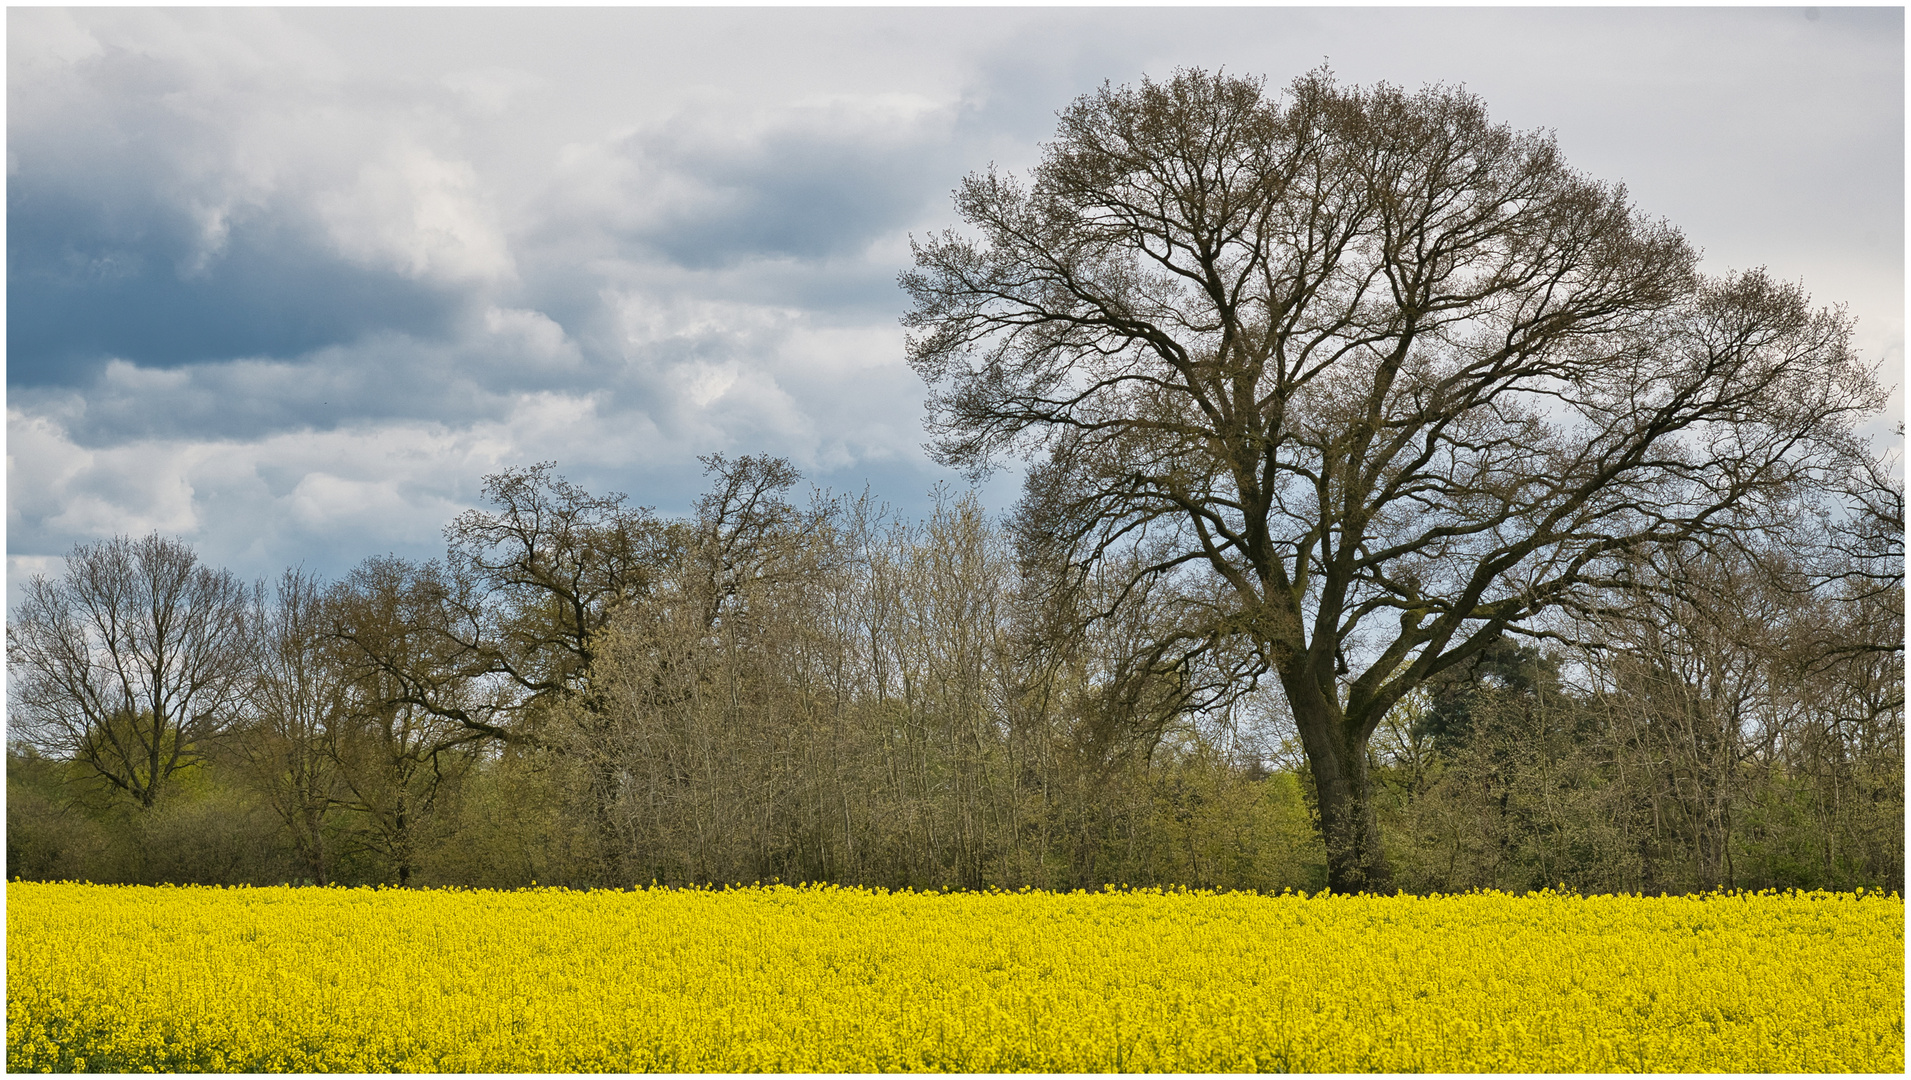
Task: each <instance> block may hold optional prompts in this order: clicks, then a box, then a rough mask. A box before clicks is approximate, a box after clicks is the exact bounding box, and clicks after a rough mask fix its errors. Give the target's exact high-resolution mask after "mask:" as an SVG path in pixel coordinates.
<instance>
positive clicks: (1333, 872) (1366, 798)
mask: <svg viewBox="0 0 1911 1080" xmlns="http://www.w3.org/2000/svg"><path fill="white" fill-rule="evenodd" d="M1297 697H1299V695H1290V701H1291V702H1292V705H1293V711H1294V723H1295V726H1296V727H1298V728H1299V729H1300V735H1301V745H1302V746H1303V747H1304V748H1305V750H1306V751H1307V767H1308V769H1309V770H1310V771H1311V772H1312V773H1313V774H1314V792H1315V796H1316V806H1317V807H1318V809H1319V811H1320V836H1321V841H1322V842H1323V843H1324V844H1325V845H1326V847H1327V887H1328V888H1330V889H1332V890H1333V891H1335V892H1337V893H1361V892H1367V893H1385V892H1388V891H1390V890H1391V889H1392V887H1393V872H1392V870H1391V869H1390V868H1389V867H1388V866H1387V856H1386V853H1385V852H1383V851H1382V850H1381V848H1380V828H1379V826H1378V825H1377V824H1376V823H1375V820H1374V806H1373V785H1372V782H1371V781H1370V779H1369V777H1368V775H1367V740H1366V738H1364V737H1362V736H1361V735H1360V734H1359V733H1358V731H1357V730H1356V729H1354V727H1353V726H1352V725H1351V724H1350V723H1349V722H1348V721H1347V720H1346V719H1345V718H1344V717H1342V716H1340V715H1338V713H1339V710H1338V709H1334V708H1333V707H1332V706H1330V705H1327V704H1326V703H1325V702H1318V701H1317V702H1312V703H1307V704H1303V702H1302V701H1299V700H1294V699H1295V698H1297ZM1310 705H1311V707H1309V706H1310Z"/></svg>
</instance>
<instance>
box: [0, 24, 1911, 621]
mask: <svg viewBox="0 0 1911 1080" xmlns="http://www.w3.org/2000/svg"><path fill="white" fill-rule="evenodd" d="M1903 42H1904V30H1903V14H1902V11H1901V10H1899V9H1888V8H1872V9H1863V8H1860V9H1839V8H1822V9H1804V8H1751V9H1720V8H1712V9H1679V10H1657V9H1650V8H1647V9H1640V8H1624V9H1571V10H1569V9H1530V10H1529V9H1503V8H1502V9H1494V8H1475V9H1468V10H1443V9H1438V8H1418V9H1398V8H1396V9H1386V10H1378V9H1375V10H1363V9H1354V8H1325V9H1307V8H1210V9H1204V10H1185V9H1184V10H1176V9H1148V8H1119V9H1106V8H1104V9H1089V8H1060V9H1058V8H1049V9H1041V10H1020V9H1002V8H970V9H935V10H909V9H834V10H827V11H811V10H803V9H769V10H762V9H759V10H741V9H721V8H717V9H711V8H701V9H676V10H670V9H662V10H656V9H652V10H644V9H637V10H628V9H619V10H607V9H582V10H578V9H572V10H564V11H556V10H536V9H531V10H502V9H463V10H459V9H422V10H420V9H414V10H402V11H401V10H366V9H357V10H345V9H325V8H310V9H289V10H279V11H252V10H200V11H192V12H185V13H177V12H170V11H162V10H151V9H143V10H141V9H136V10H130V11H129V10H102V9H85V8H82V9H70V10H61V9H47V8H10V9H9V10H8V13H7V122H8V129H7V315H8V321H7V367H6V372H7V378H6V388H7V553H8V577H9V583H10V588H9V595H10V598H12V597H15V596H17V585H18V581H19V580H20V578H21V575H22V574H24V573H31V572H34V571H36V570H41V569H48V570H51V569H56V568H57V561H56V560H57V556H58V555H60V554H61V553H63V552H65V551H67V550H68V549H70V548H71V546H72V545H73V544H74V543H76V542H82V541H90V540H94V539H97V538H100V537H103V536H108V535H111V534H115V533H132V534H137V533H143V532H146V531H149V530H153V529H158V530H160V531H162V532H165V533H168V534H173V535H178V536H182V537H184V538H186V539H188V540H190V541H191V542H193V543H194V544H195V545H197V547H198V550H199V551H200V553H201V554H202V556H204V557H205V558H206V559H208V560H209V561H211V562H213V563H215V564H219V565H224V566H228V567H231V568H232V569H234V570H236V571H239V572H240V573H242V574H244V575H246V576H248V577H251V576H260V575H267V576H269V575H275V574H276V573H277V572H278V570H279V569H281V568H283V567H285V566H287V565H290V564H293V563H304V564H305V565H306V566H307V567H308V568H311V569H314V570H318V571H320V572H323V573H326V574H335V573H338V572H341V571H343V570H344V569H347V568H349V567H350V566H351V565H353V564H354V563H356V562H358V561H359V560H360V559H362V558H364V557H366V556H369V555H374V554H380V553H384V552H396V553H399V554H403V555H407V556H411V557H417V558H423V557H429V556H431V555H435V554H440V553H442V550H443V544H442V541H441V539H440V533H439V531H440V529H441V528H442V526H443V525H444V523H445V522H446V521H448V520H449V519H450V518H451V517H452V516H453V515H454V514H455V513H456V512H457V511H458V510H460V509H461V508H463V507H465V506H468V505H472V504H473V502H474V500H475V499H476V497H477V491H478V485H479V483H480V480H481V478H482V477H483V476H484V475H485V474H486V473H488V472H494V471H496V470H498V469H500V468H502V467H504V466H507V465H514V464H528V463H531V462H535V461H539V460H546V459H555V460H556V461H557V462H558V464H559V471H561V472H563V473H565V474H566V475H568V476H570V477H571V478H572V479H574V480H576V481H578V482H580V483H582V484H584V485H585V486H587V487H589V488H591V489H592V490H621V491H625V492H628V493H629V494H630V495H631V496H632V497H633V499H635V500H636V501H637V502H639V503H642V504H647V505H653V506H655V507H657V508H658V510H660V511H661V512H664V513H681V512H683V511H684V510H686V509H687V508H688V506H689V502H690V500H691V498H692V497H693V496H694V495H695V493H696V492H697V491H698V490H699V489H700V487H701V475H700V467H699V466H698V464H697V462H696V457H697V455H699V454H707V453H711V452H713V451H723V452H727V453H732V454H737V453H749V452H758V451H768V452H772V453H776V454H781V455H785V456H787V457H789V458H791V459H792V460H794V461H795V462H796V464H797V465H798V466H799V467H800V468H802V469H803V470H804V472H805V473H806V475H807V476H808V477H809V478H810V479H811V480H813V481H815V482H817V483H819V484H822V485H825V486H828V487H832V488H835V489H837V490H861V489H862V488H863V487H864V486H865V485H868V486H870V487H871V488H872V489H873V490H874V491H875V492H876V493H877V494H878V495H880V496H883V497H885V498H887V499H889V500H890V501H892V502H894V503H896V504H898V505H899V506H901V507H902V508H904V509H905V510H906V511H916V510H919V509H920V507H921V506H922V505H923V503H924V500H925V497H926V493H927V492H928V491H929V489H930V488H931V487H932V485H934V484H936V483H938V482H955V481H956V478H955V477H954V476H952V475H950V474H948V473H946V472H945V471H943V470H941V469H938V468H937V467H935V466H934V465H932V464H931V463H929V462H928V460H927V459H926V458H925V456H924V455H923V453H922V451H921V448H920V444H921V443H922V441H923V439H924V435H923V432H922V429H921V423H920V421H921V414H922V408H921V401H922V397H923V390H922V387H921V385H920V384H919V383H918V382H917V380H916V379H915V377H914V375H913V374H912V373H911V372H910V371H909V369H908V367H907V366H906V365H905V364H904V362H903V359H902V331H901V329H900V327H899V326H898V324H897V318H898V317H899V316H900V315H901V314H902V312H903V310H904V309H905V307H906V306H907V305H906V300H905V298H904V296H903V295H902V293H901V292H900V290H898V288H897V287H896V284H895V279H896V274H897V272H898V271H899V270H901V269H902V268H904V266H905V265H906V264H907V261H908V245H909V236H910V234H911V233H915V234H917V235H921V234H923V233H925V232H928V231H930V230H934V229H939V228H942V227H944V226H946V225H949V224H952V223H953V218H952V212H951V210H950V206H949V192H950V190H951V189H952V188H953V187H954V186H955V184H956V182H957V181H958V180H959V179H960V178H961V176H962V175H963V174H964V173H966V172H969V171H972V170H976V169H980V168H983V167H985V166H986V165H987V164H989V163H990V162H995V163H997V164H998V165H1001V166H1004V167H1008V168H1017V169H1019V168H1025V167H1027V166H1028V165H1030V164H1031V163H1033V161H1034V160H1035V159H1036V157H1037V155H1038V153H1039V144H1040V142H1041V141H1042V140H1043V139H1045V138H1047V137H1048V136H1049V135H1050V134H1052V132H1053V128H1054V122H1055V113H1056V110H1058V109H1060V108H1062V107H1063V106H1065V105H1066V104H1067V103H1068V102H1069V101H1070V100H1071V99H1073V98H1074V97H1075V96H1077V95H1079V94H1082V93H1084V92H1087V91H1090V90H1092V89H1093V88H1095V87H1097V86H1099V85H1100V84H1101V83H1102V82H1103V80H1111V81H1113V82H1115V83H1124V82H1133V81H1136V80H1138V79H1139V78H1140V77H1141V76H1142V75H1143V74H1151V75H1156V76H1163V75H1166V74H1167V73H1169V72H1170V71H1172V69H1173V68H1174V67H1176V66H1177V65H1198V66H1203V67H1209V68H1212V67H1216V66H1221V67H1224V68H1225V69H1226V70H1229V71H1233V72H1239V73H1248V74H1261V75H1266V76H1267V77H1268V79H1269V81H1270V83H1271V84H1272V85H1275V86H1278V85H1280V84H1283V83H1285V82H1286V81H1288V80H1290V79H1291V78H1293V77H1294V76H1295V75H1298V74H1299V73H1301V72H1302V71H1305V70H1307V69H1309V68H1312V67H1315V66H1318V65H1320V64H1321V63H1323V62H1326V63H1327V64H1329V65H1330V66H1331V67H1332V68H1333V69H1334V71H1335V72H1336V73H1337V74H1338V75H1339V76H1340V77H1341V78H1342V79H1343V80H1345V81H1350V82H1360V83H1368V82H1373V81H1378V80H1386V81H1390V82H1394V83H1398V84H1403V85H1406V86H1408V87H1418V86H1420V85H1422V84H1424V83H1427V82H1433V81H1445V82H1450V83H1463V84H1465V85H1466V86H1467V87H1468V88H1470V89H1471V90H1473V91H1475V92H1477V93H1478V94H1480V95H1481V96H1482V97H1483V98H1484V99H1485V100H1486V101H1487V103H1488V105H1489V107H1490V108H1491V110H1492V111H1493V114H1494V116H1495V118H1496V119H1498V120H1501V121H1504V122H1507V123H1510V124H1512V125H1513V126H1515V127H1518V128H1552V129H1554V130H1555V131H1556V132H1557V135H1558V139H1559V142H1560V144H1561V146H1562V148H1563V150H1564V151H1565V154H1566V157H1567V159H1568V160H1569V161H1570V162H1572V163H1573V164H1574V165H1575V166H1577V167H1578V168H1580V169H1583V170H1585V171H1587V172H1589V173H1591V174H1593V175H1595V176H1599V177H1601V178H1606V179H1616V180H1622V181H1624V182H1625V183H1626V184H1627V185H1628V188H1629V190H1630V191H1631V193H1632V196H1633V198H1634V199H1635V201H1636V202H1637V203H1638V204H1639V206H1640V207H1642V208H1643V209H1645V210H1646V211H1648V212H1649V213H1652V214H1655V215H1663V216H1664V217H1666V218H1668V219H1670V220H1671V221H1673V222H1674V223H1676V224H1678V225H1679V226H1681V227H1682V228H1683V229H1684V230H1685V232H1686V234H1687V236H1688V237H1690V238H1691V239H1692V240H1693V241H1694V242H1695V243H1696V244H1698V245H1699V246H1701V247H1702V248H1703V249H1704V250H1705V252H1706V268H1707V269H1709V270H1724V269H1727V268H1735V267H1748V266H1755V265H1761V264H1762V265H1767V266H1769V267H1771V268H1772V270H1773V271H1774V272H1775V273H1777V274H1778V275H1779V276H1780V277H1783V278H1786V279H1790V280H1802V281H1803V282H1805V284H1806V286H1807V287H1808V288H1809V289H1811V291H1812V292H1813V294H1814V295H1815V296H1816V297H1817V298H1818V299H1819V300H1820V301H1822V302H1825V303H1833V302H1842V303H1845V304H1848V305H1849V307H1850V309H1851V311H1852V312H1853V313H1854V314H1856V315H1857V316H1858V318H1859V320H1860V322H1859V343H1860V345H1861V347H1862V348H1863V350H1864V352H1865V354H1866V355H1867V356H1868V357H1870V358H1872V359H1875V360H1876V361H1878V362H1880V363H1881V364H1882V365H1883V366H1884V368H1885V370H1886V373H1887V378H1889V379H1890V380H1891V381H1894V382H1896V381H1898V380H1899V377H1900V373H1901V371H1902V368H1903V346H1904V308H1903V296H1904V277H1903V268H1904V190H1905V187H1904V171H1903V170H1904V51H1903ZM1900 402H1901V399H1900ZM1895 408H1896V411H1897V412H1898V413H1899V414H1900V415H1901V414H1902V405H1901V403H1900V404H1899V405H1897V406H1895ZM1883 426H1884V425H1882V424H1881V425H1880V429H1881V430H1882V428H1883ZM984 496H985V500H986V501H987V502H988V503H989V504H990V505H991V506H992V507H994V508H996V509H1004V508H1006V506H1007V505H1008V503H1009V502H1010V501H1011V500H1012V499H1013V496H1014V477H1013V476H1007V477H1004V478H1002V479H1001V480H998V481H997V482H996V483H995V484H994V485H993V486H991V487H990V488H988V489H987V490H985V492H984Z"/></svg>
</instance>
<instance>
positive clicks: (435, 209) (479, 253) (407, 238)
mask: <svg viewBox="0 0 1911 1080" xmlns="http://www.w3.org/2000/svg"><path fill="white" fill-rule="evenodd" d="M314 206H315V209H316V210H317V211H318V214H319V217H320V219H321V220H323V221H324V222H325V226H326V229H327V231H328V234H329V236H330V238H331V241H332V243H333V244H335V245H337V247H338V250H339V251H340V252H342V253H343V254H344V255H345V256H346V257H347V258H349V259H351V260H353V261H354V262H358V263H362V264H365V265H368V266H374V267H379V268H389V269H393V270H396V271H398V272H399V273H401V274H404V275H405V276H407V277H411V278H428V279H433V280H437V281H443V282H450V283H466V282H470V283H487V282H495V281H500V280H504V279H507V278H509V277H510V276H512V274H513V272H514V269H513V266H512V259H511V252H510V249H509V246H508V245H507V244H506V243H505V239H504V235H503V233H502V231H501V230H500V228H499V225H498V220H497V213H496V211H495V210H494V209H493V208H492V206H491V205H490V202H489V200H488V198H487V197H486V195H485V194H484V192H483V189H482V185H481V184H480V183H479V181H478V176H477V172H476V171H475V170H474V169H473V168H472V167H471V165H470V164H469V163H468V162H463V161H452V160H447V159H444V158H441V157H438V156H437V155H435V154H433V153H431V152H430V151H429V150H426V149H424V148H423V147H419V146H415V145H399V146H396V147H394V148H393V149H392V150H391V151H390V152H389V153H388V154H386V155H385V156H383V157H381V158H380V159H378V160H374V161H369V162H366V163H365V164H364V165H362V166H360V167H359V170H358V175H357V177H356V178H355V179H354V180H353V182H352V183H351V184H350V185H349V186H346V187H344V188H339V189H333V190H329V191H324V192H320V193H319V194H318V195H317V196H316V198H315V199H314Z"/></svg>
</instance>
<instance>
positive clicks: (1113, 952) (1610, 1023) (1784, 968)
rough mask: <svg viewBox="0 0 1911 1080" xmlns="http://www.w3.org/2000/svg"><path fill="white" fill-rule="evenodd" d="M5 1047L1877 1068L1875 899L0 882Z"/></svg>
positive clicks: (203, 1067)
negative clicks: (2, 890) (2, 893)
mask: <svg viewBox="0 0 1911 1080" xmlns="http://www.w3.org/2000/svg"><path fill="white" fill-rule="evenodd" d="M7 1066H8V1068H9V1069H10V1070H16V1071H17V1070H43V1069H103V1070H123V1071H141V1070H148V1069H158V1070H195V1071H219V1070H236V1071H257V1072H265V1071H275V1070H298V1071H354V1072H381V1071H389V1070H399V1071H420V1070H425V1071H430V1070H438V1071H459V1072H466V1071H469V1072H479V1071H534V1072H535V1071H595V1070H616V1071H627V1070H628V1071H637V1070H668V1071H679V1072H696V1071H713V1070H714V1071H748V1070H778V1071H791V1072H796V1071H811V1070H822V1071H855V1072H865V1071H881V1070H895V1069H909V1070H961V1071H981V1072H995V1071H1013V1070H1041V1071H1061V1072H1074V1071H1098V1070H1121V1071H1146V1070H1178V1071H1194V1070H1198V1071H1224V1070H1245V1069H1261V1070H1304V1071H1344V1072H1355V1071H1366V1070H1384V1071H1410V1070H1434V1071H1498V1070H1522V1071H1562V1070H1563V1071H1606V1070H1624V1071H1657V1070H1673V1071H1707V1070H1732V1071H1749V1072H1764V1071H1775V1072H1817V1071H1833V1072H1838V1071H1853V1072H1892V1073H1895V1072H1900V1071H1902V1070H1903V1068H1904V904H1903V901H1902V900H1900V899H1899V898H1898V897H1897V896H1895V895H1893V896H1888V897H1886V896H1876V895H1871V896H1853V895H1848V894H1839V895H1833V894H1826V893H1787V894H1760V895H1744V894H1738V895H1731V894H1722V895H1713V896H1708V897H1688V898H1640V897H1624V896H1620V897H1604V896H1602V897H1584V898H1581V897H1576V896H1569V895H1558V894H1553V893H1545V894H1538V895H1531V896H1509V895H1504V894H1499V893H1484V894H1469V895H1465V896H1446V897H1433V898H1414V897H1405V896H1402V897H1390V898H1381V897H1337V896H1315V897H1300V896H1279V897H1266V896H1252V895H1241V894H1226V895H1214V894H1205V893H1190V892H1178V891H1171V892H1159V891H1152V890H1151V891H1134V892H1129V891H1107V892H1101V893H1066V894H1057V893H1032V892H1029V893H953V894H935V893H907V892H905V893H882V892H872V891H867V890H861V889H847V888H785V887H764V888H746V889H740V890H732V891H696V890H668V889H653V890H648V891H638V892H624V893H619V892H570V891H564V890H557V889H539V890H531V891H524V892H468V891H422V892H421V891H401V890H390V889H386V890H372V889H309V888H307V889H300V888H273V889H203V888H157V889H155V888H136V887H107V886H97V885H77V884H60V885H52V884H21V883H15V884H13V885H11V886H10V887H9V888H8V890H7Z"/></svg>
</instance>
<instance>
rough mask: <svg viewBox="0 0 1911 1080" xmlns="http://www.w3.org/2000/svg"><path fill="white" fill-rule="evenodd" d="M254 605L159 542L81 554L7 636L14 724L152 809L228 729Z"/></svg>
mask: <svg viewBox="0 0 1911 1080" xmlns="http://www.w3.org/2000/svg"><path fill="white" fill-rule="evenodd" d="M259 604H260V592H259V589H258V588H257V587H256V586H255V587H251V588H248V587H247V586H246V585H244V584H242V583H241V582H240V581H239V579H238V578H236V577H234V576H233V575H232V574H231V573H230V572H229V571H225V570H215V569H212V568H211V567H207V566H201V565H200V564H199V559H198V556H197V555H195V554H194V553H193V550H192V547H191V546H190V545H188V544H186V543H184V542H183V541H179V540H173V539H168V538H166V537H162V536H160V535H159V534H158V533H154V534H152V535H149V536H146V537H142V538H140V539H137V540H135V539H132V538H130V537H124V536H120V537H115V538H113V539H111V540H103V541H101V542H99V543H97V544H81V545H78V546H77V547H75V548H74V549H73V553H72V554H71V555H69V556H67V560H66V571H65V573H64V574H62V575H61V577H60V578H59V580H57V581H53V580H48V579H47V578H46V577H44V576H42V575H35V576H34V577H33V579H32V580H30V581H28V582H27V585H26V598H25V600H23V601H22V602H21V604H20V606H19V608H18V609H16V610H15V611H14V613H13V618H12V620H11V622H10V623H9V625H8V626H7V669H8V686H9V691H10V696H11V698H12V702H11V704H12V714H13V718H14V722H15V723H16V724H18V725H19V727H20V729H21V731H22V733H23V734H24V735H25V736H26V738H27V740H28V741H29V742H30V743H31V744H32V745H34V746H36V747H37V748H39V749H40V750H42V751H43V752H46V753H48V754H51V755H53V756H56V757H62V758H69V759H71V760H73V761H76V762H78V763H80V764H81V765H82V766H84V767H86V768H87V769H90V770H91V771H92V772H93V773H94V774H95V775H96V776H98V777H99V778H100V779H102V780H104V781H106V782H107V783H108V784H111V785H112V786H113V787H114V788H115V789H117V790H119V791H122V792H124V793H126V794H127V795H129V796H131V797H132V798H134V799H136V800H137V801H138V802H139V804H140V805H141V806H144V807H151V806H152V805H153V803H154V801H155V800H156V799H157V798H158V797H159V794H160V792H161V790H162V789H163V788H164V787H165V785H166V783H167V781H168V780H169V779H171V778H172V776H173V775H174V774H175V773H177V772H179V770H181V769H183V768H185V767H187V766H189V765H191V764H192V763H194V762H195V761H197V760H198V759H199V758H200V756H201V752H202V751H203V750H204V748H205V744H206V742H207V740H209V739H210V738H212V737H213V736H215V735H217V734H219V733H220V732H221V731H222V730H224V728H225V727H226V726H227V725H228V724H229V723H231V721H232V720H233V719H234V714H235V713H236V712H237V710H238V707H239V705H240V702H241V699H242V698H243V697H244V694H245V690H246V685H247V680H248V678H249V676H250V673H251V670H252V666H253V665H252V659H253V642H254V629H255V628H254V625H253V624H254V621H255V619H254V613H255V612H256V611H257V609H258V607H259Z"/></svg>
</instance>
